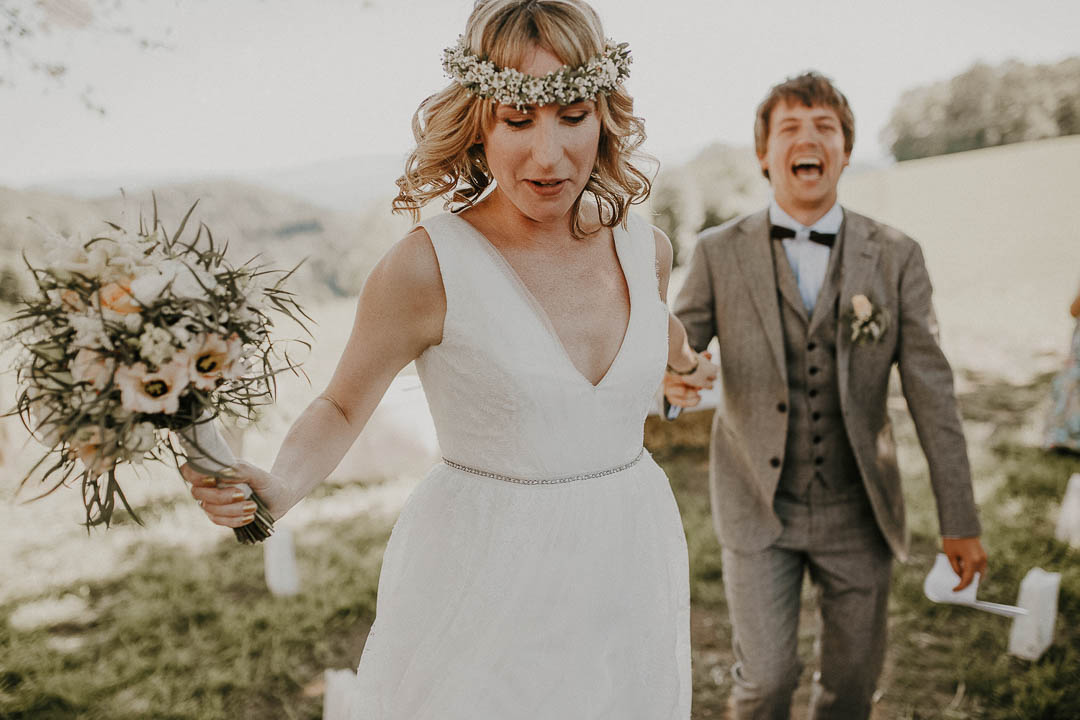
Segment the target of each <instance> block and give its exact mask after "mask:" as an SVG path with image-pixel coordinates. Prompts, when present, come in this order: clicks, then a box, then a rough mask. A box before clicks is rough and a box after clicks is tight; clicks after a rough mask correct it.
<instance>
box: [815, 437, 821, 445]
mask: <svg viewBox="0 0 1080 720" xmlns="http://www.w3.org/2000/svg"><path fill="white" fill-rule="evenodd" d="M814 444H815V445H820V444H821V436H820V435H815V436H814Z"/></svg>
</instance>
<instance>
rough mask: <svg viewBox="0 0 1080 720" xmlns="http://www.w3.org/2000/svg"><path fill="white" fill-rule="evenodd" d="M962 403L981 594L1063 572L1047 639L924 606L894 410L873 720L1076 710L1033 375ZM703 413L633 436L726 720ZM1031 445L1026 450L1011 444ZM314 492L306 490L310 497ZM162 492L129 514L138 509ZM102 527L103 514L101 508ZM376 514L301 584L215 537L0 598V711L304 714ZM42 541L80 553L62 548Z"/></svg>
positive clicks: (915, 523)
mask: <svg viewBox="0 0 1080 720" xmlns="http://www.w3.org/2000/svg"><path fill="white" fill-rule="evenodd" d="M974 379H975V380H977V382H976V383H975V386H976V387H978V390H975V391H973V392H971V393H968V394H966V395H964V396H963V397H962V398H961V404H962V409H963V412H964V416H965V420H966V421H967V422H968V423H969V431H971V432H970V433H969V434H970V435H972V436H973V437H976V436H977V437H986V438H988V439H987V440H986V441H985V442H980V443H973V444H972V448H971V454H972V460H973V466H974V469H975V475H976V484H977V489H978V491H979V492H978V496H979V499H980V503H981V507H982V519H983V524H984V544H985V545H986V547H987V549H988V551H989V552H990V555H991V559H990V562H991V566H990V572H989V573H988V575H987V577H986V578H985V580H984V582H983V584H982V586H981V588H980V597H982V598H985V599H989V600H996V601H999V602H1013V601H1014V600H1015V598H1016V594H1017V592H1018V589H1019V583H1020V580H1021V578H1022V577H1023V575H1024V574H1025V573H1026V572H1027V570H1028V569H1030V568H1031V567H1033V566H1036V565H1038V566H1041V567H1043V568H1045V569H1047V570H1054V571H1059V572H1061V573H1062V582H1061V592H1060V595H1059V621H1058V625H1057V628H1056V634H1055V644H1054V646H1053V647H1052V648H1051V649H1050V650H1049V651H1048V652H1047V653H1046V654H1045V655H1044V656H1043V658H1042V659H1040V660H1039V661H1038V662H1027V661H1023V660H1018V659H1016V658H1012V657H1009V656H1008V655H1007V654H1006V652H1005V651H1006V646H1007V642H1008V631H1009V621H1008V620H1006V619H1005V618H1000V617H996V616H991V615H987V614H984V613H980V612H977V611H974V610H971V609H967V608H958V607H951V606H943V605H934V604H932V603H930V602H928V601H927V600H926V599H925V598H924V597H923V595H922V580H923V577H924V575H925V573H926V571H927V569H928V568H929V567H930V564H931V563H932V560H933V556H934V554H935V553H936V552H937V548H938V539H937V537H936V516H935V512H934V506H933V502H932V496H931V495H930V491H929V486H928V482H927V479H926V469H925V463H921V464H920V460H919V454H918V443H917V441H916V439H915V436H914V430H913V428H912V426H911V422H910V419H909V418H908V417H907V416H906V413H902V412H900V413H894V415H895V416H896V428H897V435H898V442H899V446H900V447H899V452H900V456H901V462H902V464H903V467H904V469H905V478H906V481H905V489H906V493H907V497H908V506H909V518H910V521H911V522H910V524H911V526H912V530H913V532H912V546H911V549H912V559H911V561H910V562H909V563H908V564H906V565H899V564H897V565H896V566H895V573H894V582H893V589H892V594H891V598H890V609H889V612H890V621H889V622H890V629H889V632H890V644H889V653H888V658H887V661H886V668H885V672H884V675H883V678H882V683H881V688H882V696H881V699H880V701H879V702H878V704H877V706H876V709H875V717H876V718H879V719H880V718H910V719H914V718H922V719H928V718H943V719H946V720H957V719H963V718H986V719H988V720H998V719H1001V720H1004V719H1005V718H1047V719H1048V720H1054V719H1057V718H1070V719H1072V718H1078V717H1080V650H1078V649H1077V648H1080V629H1078V628H1077V621H1078V620H1080V552H1077V551H1074V550H1070V549H1069V548H1068V547H1067V546H1065V545H1063V544H1062V543H1060V542H1057V541H1056V540H1054V539H1053V530H1054V518H1055V512H1056V508H1057V505H1058V503H1059V502H1060V499H1061V497H1062V496H1063V494H1064V490H1065V484H1066V482H1067V480H1068V478H1069V476H1070V475H1071V474H1072V473H1073V472H1080V461H1077V460H1076V459H1072V458H1068V457H1062V456H1057V455H1049V454H1046V453H1044V452H1042V451H1041V450H1038V449H1036V448H1033V447H1030V446H1029V444H1026V442H1025V440H1024V433H1023V432H1022V426H1023V425H1024V423H1025V422H1030V421H1032V420H1033V419H1035V420H1037V419H1038V418H1037V415H1038V413H1039V403H1040V402H1041V401H1042V400H1043V398H1045V396H1046V393H1047V392H1048V379H1047V378H1045V377H1044V378H1040V379H1039V380H1038V381H1037V382H1036V383H1033V384H1032V385H1029V386H1022V387H1017V386H1011V385H1004V384H1000V383H994V382H992V381H990V380H988V379H986V378H974ZM708 425H709V417H708V413H692V414H689V415H687V416H685V417H684V418H682V419H681V420H680V421H679V422H678V423H667V424H661V423H658V422H656V421H655V420H650V422H649V423H648V425H647V428H646V431H647V432H646V437H647V444H648V445H649V447H650V449H652V450H653V453H654V456H655V457H656V458H657V460H658V461H659V462H660V463H661V464H662V465H663V466H664V468H665V469H666V470H667V472H668V474H669V477H670V478H671V482H672V487H673V488H674V491H675V495H676V498H677V500H678V502H679V507H680V510H681V512H682V516H683V523H684V526H685V529H686V533H687V543H688V547H689V551H690V571H691V601H692V606H693V607H692V613H691V623H692V627H691V629H692V640H693V668H694V707H693V717H694V718H695V720H697V719H704V718H721V717H724V708H725V705H726V702H727V697H728V695H729V693H730V690H731V681H730V675H729V671H730V667H731V664H732V661H733V658H732V655H731V628H730V625H729V624H728V619H727V606H726V603H725V599H724V588H723V583H722V580H721V570H722V563H721V555H720V547H719V545H718V544H717V542H716V539H715V537H714V535H713V530H712V521H711V517H710V509H709V496H708V447H707V444H708ZM1029 442H1030V440H1028V441H1027V443H1029ZM331 491H332V488H323V489H321V490H320V493H321V495H320V496H321V497H323V498H324V500H323V501H327V500H326V499H327V498H329V497H330V496H328V495H326V493H330V492H331ZM171 502H173V501H172V500H158V501H155V502H154V503H153V504H149V505H147V506H146V507H144V508H143V515H144V517H146V518H147V519H150V520H154V519H156V518H158V517H159V516H160V515H161V514H162V513H165V512H167V511H168V509H169V507H170V505H169V503H171ZM118 519H119V516H118ZM389 529H390V521H389V520H386V519H378V518H368V517H362V518H359V519H355V520H350V521H344V522H338V523H327V524H324V525H320V526H318V527H312V528H308V529H306V530H305V531H304V532H303V533H301V534H299V535H298V538H297V543H298V545H297V553H298V560H299V562H300V566H301V568H302V572H303V575H304V588H305V591H304V593H303V594H302V595H301V596H299V597H296V598H291V599H276V598H272V597H270V596H269V595H268V594H267V593H266V591H265V585H264V583H263V578H262V554H261V551H260V550H259V549H258V548H246V547H242V546H238V545H236V544H235V543H234V542H232V540H231V539H230V540H228V541H225V542H223V543H222V544H220V545H218V546H215V547H214V548H213V550H212V551H210V552H209V553H205V554H198V553H193V552H191V551H188V550H183V549H168V548H161V547H156V546H153V545H150V544H147V545H137V546H135V547H134V548H133V549H132V551H131V552H132V556H131V557H130V558H129V560H130V565H131V568H132V569H131V570H130V572H128V573H126V574H125V575H123V576H122V577H121V578H119V579H114V580H110V581H104V582H98V583H93V582H91V583H80V584H77V585H74V586H71V587H64V588H61V589H59V590H53V591H50V592H49V593H47V594H45V595H42V596H41V597H30V598H22V599H20V601H19V602H17V603H15V602H12V603H8V604H7V605H0V617H3V618H4V620H5V622H3V623H0V718H12V719H14V718H19V719H22V718H34V719H35V720H52V719H54V718H55V719H59V718H65V719H67V718H88V719H89V718H94V719H96V718H109V719H110V720H128V719H131V720H134V719H135V718H172V719H176V720H181V719H185V720H186V719H189V718H190V719H192V720H194V719H196V718H198V720H212V719H214V718H319V717H321V701H322V699H321V677H322V671H323V670H324V669H325V668H336V667H352V666H355V664H356V661H357V659H358V658H359V656H360V651H361V649H362V648H363V643H364V638H365V637H366V634H367V630H368V627H369V626H370V623H371V621H372V620H373V618H374V612H375V595H376V588H377V582H378V572H379V566H380V563H381V557H382V551H383V548H384V547H385V543H386V539H387V537H388V534H389ZM56 551H57V552H79V551H80V546H79V545H75V544H72V545H71V546H67V547H64V548H58V549H57V550H56ZM65 596H73V597H74V598H77V599H78V603H77V604H82V605H83V606H84V607H85V609H84V611H83V612H81V613H77V614H76V615H77V616H76V617H74V618H70V617H69V618H68V619H65V620H63V621H59V622H54V623H51V624H44V625H42V626H40V627H37V628H36V629H32V630H16V629H15V628H14V626H13V625H12V624H11V623H10V622H7V620H9V619H10V618H11V616H12V615H13V613H16V611H17V610H18V609H19V607H20V606H23V605H26V604H27V603H33V602H36V601H42V600H48V599H50V598H52V599H62V598H64V597H65ZM815 610H816V607H815V603H814V598H813V594H812V593H811V592H810V591H809V587H807V592H805V593H804V609H803V623H802V628H801V632H800V654H801V655H802V656H803V659H804V661H806V663H807V670H806V671H805V672H804V675H803V678H802V683H801V685H800V689H799V692H798V694H797V695H796V717H801V713H802V712H803V709H804V708H805V704H806V700H807V697H808V686H809V677H810V674H811V672H812V670H813V639H814V633H815V631H816V621H815V615H814V614H815Z"/></svg>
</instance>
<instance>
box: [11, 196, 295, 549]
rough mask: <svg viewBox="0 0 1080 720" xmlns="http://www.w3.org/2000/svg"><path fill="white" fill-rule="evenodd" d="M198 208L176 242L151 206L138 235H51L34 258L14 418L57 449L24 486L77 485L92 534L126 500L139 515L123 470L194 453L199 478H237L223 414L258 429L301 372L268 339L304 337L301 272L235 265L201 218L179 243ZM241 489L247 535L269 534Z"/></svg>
mask: <svg viewBox="0 0 1080 720" xmlns="http://www.w3.org/2000/svg"><path fill="white" fill-rule="evenodd" d="M196 204H197V203H196ZM194 209H195V205H192V207H191V209H189V210H188V212H187V214H186V215H185V216H184V218H183V220H182V221H181V223H180V225H179V227H178V228H177V230H176V232H175V233H173V234H172V236H171V237H170V236H169V235H168V234H167V233H166V232H165V228H164V226H163V225H162V223H161V222H160V220H159V219H158V212H157V203H156V199H155V203H154V218H153V224H152V225H151V226H150V227H147V226H146V225H145V223H144V222H143V220H142V219H140V221H139V229H138V231H137V232H128V231H126V230H125V229H124V228H122V227H121V226H119V225H115V224H113V223H107V225H108V230H107V231H106V232H103V233H100V234H97V235H95V236H94V237H91V238H90V239H89V240H81V239H72V238H65V237H61V236H60V235H56V234H51V237H50V240H49V246H48V248H47V256H46V263H47V264H46V266H45V267H35V266H34V265H32V264H31V263H30V262H29V261H28V260H27V261H26V264H27V267H28V268H29V269H30V272H31V273H32V274H33V278H34V281H35V283H36V285H37V292H36V293H35V294H34V295H33V296H30V297H27V298H25V299H24V300H22V301H21V303H20V307H19V309H18V312H17V314H16V316H15V317H14V318H13V325H14V330H13V332H12V333H11V335H10V337H9V338H8V339H9V341H10V342H11V343H12V344H13V345H15V346H16V347H18V348H19V349H20V350H21V352H20V353H19V357H18V359H17V360H16V362H15V367H14V369H15V372H16V375H17V384H18V390H17V398H16V406H15V409H14V410H12V411H11V414H18V415H19V416H20V417H21V418H22V420H23V423H24V425H25V426H26V427H27V429H28V430H29V431H30V432H31V433H32V434H33V435H34V436H35V437H36V438H37V439H38V440H40V441H41V442H42V443H43V444H44V445H45V446H46V447H48V448H49V450H48V451H47V452H46V453H45V454H44V455H43V457H42V458H41V459H40V460H39V461H38V462H37V463H36V464H35V465H34V466H33V468H31V470H30V471H29V472H28V473H27V475H26V477H24V478H23V480H22V483H21V484H20V489H21V488H22V487H23V486H24V485H25V484H26V483H27V482H28V481H29V480H30V478H31V477H33V476H35V475H39V474H40V479H41V481H42V483H45V484H46V485H48V488H47V489H46V490H45V491H44V492H43V493H42V495H47V494H49V493H51V492H52V491H53V490H55V489H57V488H58V487H60V486H61V485H66V484H68V483H69V482H70V481H73V480H78V481H79V482H80V483H81V487H82V496H83V504H84V506H85V509H86V525H87V527H90V526H95V525H101V524H104V525H106V526H108V525H109V523H110V521H111V518H112V515H113V511H114V509H115V506H116V501H117V499H119V500H120V502H121V503H122V504H123V506H124V507H125V508H127V510H128V512H130V513H131V514H132V516H133V517H135V519H136V521H138V517H137V516H135V513H134V512H133V511H132V509H131V507H130V505H129V504H128V502H127V499H126V498H125V496H124V492H123V490H122V489H121V488H120V485H119V484H118V482H117V479H116V469H117V467H118V466H119V465H120V464H122V463H128V462H131V463H142V462H143V461H145V460H147V459H150V460H156V461H161V462H166V463H169V464H175V465H177V466H179V465H180V463H181V461H182V460H183V459H186V460H187V462H188V464H189V465H190V466H191V467H192V468H194V469H195V470H196V471H198V472H199V473H201V474H202V475H205V476H210V477H214V478H222V477H226V478H227V477H229V476H234V477H235V475H236V473H235V471H234V469H233V466H234V465H235V464H236V459H235V458H234V457H233V455H232V453H231V452H230V451H229V447H228V445H226V444H225V442H224V440H223V439H222V437H221V435H220V433H219V432H218V430H217V427H216V425H217V422H216V420H217V418H218V417H221V416H225V417H231V418H240V419H244V420H246V421H253V420H254V419H255V416H256V413H257V411H258V408H259V407H260V406H262V405H265V404H268V403H270V402H272V401H273V397H274V392H275V381H274V378H275V375H276V374H277V373H279V372H281V371H283V370H286V369H288V370H291V371H293V372H297V370H298V367H299V366H298V365H297V364H296V363H294V362H293V361H292V360H291V359H290V358H289V355H288V352H287V351H284V352H282V351H281V350H280V347H279V346H280V344H281V343H280V341H279V342H277V343H275V342H274V341H272V340H271V336H270V329H271V327H272V326H273V316H274V315H278V316H284V317H288V318H291V319H292V320H293V321H294V322H296V323H297V324H298V325H300V327H301V328H302V329H304V330H305V331H306V328H305V327H304V324H303V320H302V318H307V319H308V320H310V318H309V317H308V316H307V315H306V314H305V313H304V311H303V309H302V308H301V307H300V305H299V304H298V303H297V302H296V300H295V299H294V297H293V295H292V293H290V292H289V291H287V290H286V289H285V288H284V283H285V281H286V280H287V279H288V277H289V276H290V275H291V274H292V272H293V271H292V270H290V271H279V270H271V269H268V268H266V267H265V266H260V265H255V264H253V261H254V259H252V260H249V261H248V262H247V263H245V264H243V265H240V266H234V265H232V264H230V263H229V262H228V261H227V260H226V257H225V252H226V249H227V243H226V245H225V246H220V245H218V244H215V242H214V238H213V234H212V233H211V231H210V229H209V228H208V227H206V225H204V224H202V223H200V225H199V228H198V231H197V232H196V234H195V236H194V238H193V239H191V240H190V241H187V240H183V239H182V236H183V233H184V229H185V227H186V226H187V224H188V219H189V218H190V217H191V214H192V211H194ZM189 234H190V233H189ZM293 270H295V268H293ZM298 342H303V341H298ZM304 344H305V345H306V344H307V343H304ZM170 431H171V433H170ZM174 436H175V437H176V439H178V440H179V445H180V448H179V449H178V448H177V446H176V444H174V442H173V439H174ZM236 490H239V491H240V492H242V493H243V494H244V495H245V496H246V497H248V499H249V500H250V501H251V502H254V504H255V511H254V513H253V515H254V517H253V520H252V521H251V522H250V523H247V524H245V525H243V526H242V527H236V528H234V530H235V532H236V536H237V538H238V539H239V540H240V541H241V542H244V543H252V542H257V541H259V540H263V539H265V538H266V537H269V535H270V533H271V532H272V531H273V516H272V515H271V513H270V511H269V509H268V507H267V505H266V503H265V502H263V498H261V497H260V496H259V494H257V493H252V492H251V488H250V487H247V486H246V485H232V486H231V491H232V492H235V491H236ZM39 497H40V496H39Z"/></svg>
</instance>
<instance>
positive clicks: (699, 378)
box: [653, 228, 718, 403]
mask: <svg viewBox="0 0 1080 720" xmlns="http://www.w3.org/2000/svg"><path fill="white" fill-rule="evenodd" d="M653 235H654V236H655V239H656V266H657V273H658V277H659V279H660V299H661V300H663V301H664V304H665V305H666V304H667V291H668V282H669V281H670V280H671V265H672V260H673V257H674V252H673V251H672V248H671V240H669V239H668V236H667V235H665V234H664V232H663V231H662V230H660V229H659V228H653ZM695 365H697V370H696V371H695V372H693V373H691V374H689V375H679V376H672V375H671V373H668V375H667V376H666V377H665V389H668V388H667V386H668V385H669V384H674V385H678V386H679V387H678V388H675V387H672V388H670V389H671V390H672V391H673V392H676V394H679V396H680V399H685V401H686V402H687V403H689V402H690V401H691V398H692V397H696V392H695V389H696V388H711V387H712V386H713V381H714V380H715V379H716V372H717V369H718V368H717V367H716V366H715V365H713V364H712V362H710V361H709V359H708V357H707V356H705V357H700V358H699V357H698V354H697V353H696V352H694V350H693V349H692V348H691V347H690V343H689V341H688V340H687V337H686V328H684V327H683V324H682V323H681V322H679V319H678V318H677V317H675V316H674V315H673V314H671V313H670V312H669V313H668V367H673V368H675V369H677V370H689V369H690V368H693V367H694V366H695ZM669 377H677V382H675V383H669V381H668V379H667V378H669ZM669 394H670V393H669ZM684 395H685V398H683V397H682V396H684Z"/></svg>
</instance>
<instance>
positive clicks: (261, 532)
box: [177, 415, 274, 545]
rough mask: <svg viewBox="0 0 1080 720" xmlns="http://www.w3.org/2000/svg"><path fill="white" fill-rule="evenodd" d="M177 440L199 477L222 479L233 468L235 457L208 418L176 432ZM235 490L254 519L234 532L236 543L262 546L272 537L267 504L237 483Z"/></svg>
mask: <svg viewBox="0 0 1080 720" xmlns="http://www.w3.org/2000/svg"><path fill="white" fill-rule="evenodd" d="M177 436H178V437H179V439H180V446H181V447H182V448H183V449H184V454H185V455H186V456H187V459H188V462H189V463H191V465H192V467H194V468H195V469H196V470H198V471H199V472H201V473H204V474H206V475H213V476H217V475H222V474H223V473H224V472H225V471H227V470H228V469H229V468H230V467H232V466H233V465H235V464H236V456H235V455H233V452H232V449H231V448H230V447H229V445H228V443H226V442H225V438H224V437H222V435H221V431H220V430H218V426H217V423H216V422H214V420H213V419H212V418H211V417H210V416H208V415H203V416H202V417H200V418H199V420H198V421H197V422H196V423H195V424H194V425H189V426H188V427H186V428H184V429H182V430H180V431H178V432H177ZM236 488H237V489H239V490H240V491H241V492H242V493H244V497H246V498H247V499H248V500H251V501H252V502H254V503H255V519H254V520H252V521H251V522H250V523H248V524H247V525H244V526H242V527H238V528H233V532H234V533H236V539H237V540H239V541H240V542H242V543H244V544H245V545H253V544H255V543H258V542H262V541H263V540H265V539H266V538H268V537H270V536H271V535H272V534H273V532H274V518H273V516H272V515H271V514H270V510H269V509H268V508H267V507H266V504H265V503H264V502H263V501H262V499H261V498H260V497H259V496H258V494H256V493H255V492H254V491H253V490H252V489H251V488H250V487H249V486H248V485H246V484H244V483H237V484H236Z"/></svg>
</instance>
